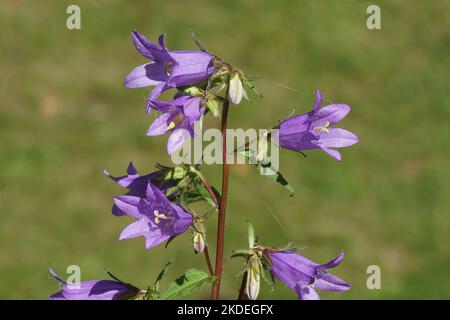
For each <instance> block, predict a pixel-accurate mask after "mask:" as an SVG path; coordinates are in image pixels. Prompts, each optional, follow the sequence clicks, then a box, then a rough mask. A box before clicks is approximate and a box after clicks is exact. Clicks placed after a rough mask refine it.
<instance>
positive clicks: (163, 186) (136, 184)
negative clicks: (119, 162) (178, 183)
mask: <svg viewBox="0 0 450 320" xmlns="http://www.w3.org/2000/svg"><path fill="white" fill-rule="evenodd" d="M162 173H163V172H162V170H157V171H155V172H152V173H149V174H146V175H143V176H141V175H139V173H138V172H137V170H136V169H135V168H134V166H133V163H132V162H130V164H129V165H128V169H127V175H124V176H120V177H114V176H112V175H111V174H110V173H109V172H108V171H106V170H105V171H104V174H105V175H106V176H107V177H109V178H111V179H112V180H113V181H115V182H116V183H117V184H118V185H119V186H121V187H123V188H127V189H129V191H128V192H127V193H126V195H128V196H135V197H140V198H143V197H145V191H146V190H147V184H148V182H150V183H152V184H153V185H154V186H156V187H157V188H158V189H159V190H161V191H162V192H164V193H165V192H166V191H167V189H168V188H170V187H171V186H173V185H174V184H175V182H174V181H173V180H170V179H169V180H165V181H164V182H162V183H161V182H159V178H160V176H161V174H162ZM112 213H113V214H114V215H116V216H123V215H126V213H125V212H123V211H122V210H120V209H119V208H118V207H117V206H116V205H115V204H114V206H113V208H112Z"/></svg>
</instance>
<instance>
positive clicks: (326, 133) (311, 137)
mask: <svg viewBox="0 0 450 320" xmlns="http://www.w3.org/2000/svg"><path fill="white" fill-rule="evenodd" d="M321 104H322V94H321V93H320V91H319V90H316V103H315V105H314V109H313V110H312V111H310V112H308V113H304V114H301V115H298V116H294V117H291V118H288V119H285V120H283V121H282V122H281V123H280V125H279V130H278V132H277V134H276V135H277V136H278V137H277V139H278V141H279V144H280V146H281V147H283V148H286V149H290V150H295V151H303V150H310V149H322V150H323V151H325V152H326V153H328V154H329V155H330V156H332V157H333V158H335V159H336V160H339V161H340V160H341V154H340V153H339V151H337V150H335V149H334V148H342V147H348V146H351V145H353V144H355V143H357V142H358V141H359V139H358V137H357V136H356V135H355V134H353V133H351V132H350V131H347V130H345V129H342V128H330V127H329V126H331V125H334V124H336V123H338V122H339V121H341V120H342V119H343V118H344V117H345V116H346V115H347V114H348V113H349V112H350V107H349V106H348V105H346V104H330V105H327V106H325V107H323V108H320V107H321Z"/></svg>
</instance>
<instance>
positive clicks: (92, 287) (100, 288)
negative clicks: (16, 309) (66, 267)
mask: <svg viewBox="0 0 450 320" xmlns="http://www.w3.org/2000/svg"><path fill="white" fill-rule="evenodd" d="M49 271H50V273H51V275H52V276H53V277H54V278H55V279H56V280H58V281H59V282H60V283H61V285H62V286H61V291H58V292H56V293H54V294H52V295H51V296H50V297H49V300H126V299H132V298H134V297H136V295H137V294H138V293H139V292H140V290H139V289H138V288H136V287H134V286H132V285H131V284H128V283H124V282H120V281H115V280H93V281H84V282H80V283H79V284H77V285H75V284H68V283H67V282H66V281H64V280H63V279H61V278H60V277H59V276H58V275H57V274H56V273H55V272H54V271H53V270H52V269H50V270H49Z"/></svg>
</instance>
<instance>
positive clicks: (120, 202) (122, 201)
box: [113, 195, 142, 219]
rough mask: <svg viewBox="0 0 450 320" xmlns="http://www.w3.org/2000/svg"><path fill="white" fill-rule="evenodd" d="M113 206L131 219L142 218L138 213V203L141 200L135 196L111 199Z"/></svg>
mask: <svg viewBox="0 0 450 320" xmlns="http://www.w3.org/2000/svg"><path fill="white" fill-rule="evenodd" d="M113 200H114V204H115V205H116V206H117V208H119V210H120V211H122V212H124V213H125V214H126V215H128V216H130V217H133V218H137V219H139V218H142V214H141V213H140V212H139V208H138V206H139V202H140V200H141V198H139V197H135V196H128V195H124V196H117V197H114V198H113Z"/></svg>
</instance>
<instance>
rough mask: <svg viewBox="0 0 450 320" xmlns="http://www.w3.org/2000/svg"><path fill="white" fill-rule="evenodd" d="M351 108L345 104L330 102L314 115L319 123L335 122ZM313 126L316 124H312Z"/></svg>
mask: <svg viewBox="0 0 450 320" xmlns="http://www.w3.org/2000/svg"><path fill="white" fill-rule="evenodd" d="M350 110H351V108H350V107H349V106H348V105H346V104H330V105H328V106H325V107H323V108H322V109H320V110H319V111H317V113H316V116H317V117H318V118H319V119H320V120H319V121H320V122H321V123H324V122H325V121H328V122H329V124H331V125H332V124H336V123H338V122H339V121H341V120H342V119H343V118H345V116H346V115H347V114H348V113H349V112H350ZM313 126H316V125H315V124H313Z"/></svg>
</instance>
